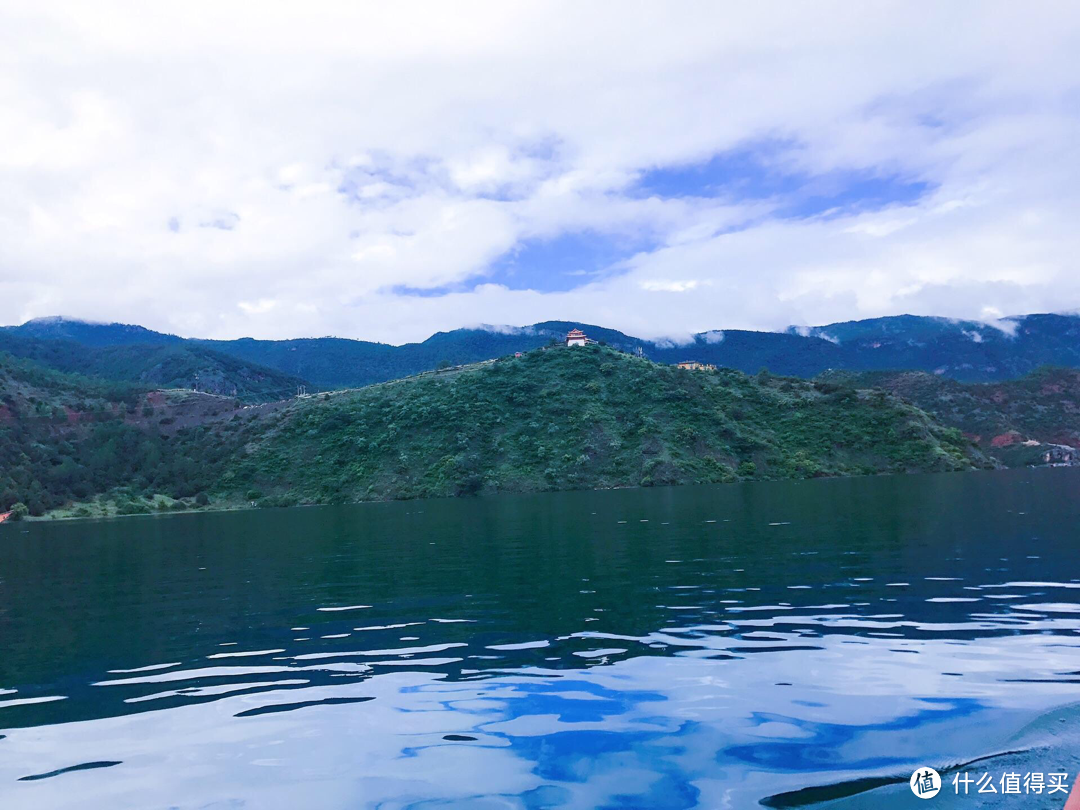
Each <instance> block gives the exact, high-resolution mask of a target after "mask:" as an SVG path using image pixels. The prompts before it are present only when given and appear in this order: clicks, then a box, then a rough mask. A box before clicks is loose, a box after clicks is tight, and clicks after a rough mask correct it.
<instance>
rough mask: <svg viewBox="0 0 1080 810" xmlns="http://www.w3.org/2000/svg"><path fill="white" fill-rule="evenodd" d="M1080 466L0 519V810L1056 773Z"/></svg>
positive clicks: (305, 804) (761, 792) (1076, 587)
mask: <svg viewBox="0 0 1080 810" xmlns="http://www.w3.org/2000/svg"><path fill="white" fill-rule="evenodd" d="M1078 472H1080V471H1073V470H1042V471H1018V472H1005V473H985V474H974V473H973V474H954V475H942V476H910V477H893V478H869V479H859V480H825V481H813V482H802V483H777V484H751V485H729V486H710V487H686V488H679V489H655V490H626V491H618V492H577V493H560V494H549V495H538V496H521V497H499V498H489V499H475V500H458V501H423V502H408V503H393V504H373V505H361V506H348V507H326V508H312V509H291V510H263V511H251V512H237V513H224V514H204V515H176V516H169V517H156V518H128V519H122V520H116V521H105V522H82V523H64V524H60V523H57V524H42V523H36V524H23V525H19V524H14V525H6V526H2V527H0V808H4V809H5V810H6V809H7V808H35V810H37V809H41V810H49V809H50V808H68V807H72V808H74V807H78V808H109V810H113V809H116V810H126V809H127V808H133V809H134V808H138V810H147V809H148V808H274V809H276V808H282V810H284V809H285V808H288V809H289V810H294V809H299V810H317V809H321V808H328V809H329V808H368V807H372V808H374V807H378V808H382V809H383V810H391V809H392V808H424V809H425V810H428V809H434V808H448V807H468V808H542V807H572V808H593V807H649V808H687V807H706V808H726V807H733V808H742V807H756V806H759V802H761V801H762V800H764V801H765V802H766V803H767V804H769V805H771V806H803V805H810V804H814V805H815V806H829V807H844V808H847V807H883V806H886V807H892V806H897V807H900V806H905V807H911V806H916V805H919V804H921V803H920V802H919V801H918V800H917V799H915V797H914V796H912V794H911V792H910V791H909V789H908V786H907V778H908V775H909V774H910V773H911V770H912V768H914V767H915V766H916V765H920V764H924V765H931V766H933V767H936V768H937V769H938V770H940V771H943V772H947V770H948V768H950V767H952V766H957V765H963V763H968V762H970V761H972V760H976V759H979V758H983V757H989V758H990V759H986V760H983V761H982V762H980V763H979V764H978V765H973V766H971V768H972V770H975V771H981V770H988V771H993V772H1000V771H1001V770H1004V769H1005V768H1007V767H1009V768H1014V769H1020V770H1021V772H1023V771H1025V770H1039V771H1047V772H1049V771H1055V770H1059V771H1068V772H1070V773H1071V774H1073V775H1075V773H1076V771H1077V769H1078V767H1080V721H1078V720H1077V713H1076V712H1075V710H1074V708H1073V707H1072V706H1071V705H1070V704H1072V703H1073V702H1075V701H1080V691H1078V682H1080V646H1078V645H1080V554H1078V540H1080V531H1078V526H1080V520H1078V519H1080V474H1078ZM948 778H949V777H948V774H947V775H946V779H947V780H948ZM897 780H900V781H897ZM951 791H952V788H951V787H950V788H949V789H948V792H951ZM1063 799H1064V797H1063V795H1062V794H1058V795H1057V796H1056V797H1048V796H1042V797H1038V799H1037V800H1036V799H1033V798H1032V797H986V798H985V799H984V798H983V797H978V798H975V797H968V798H967V799H964V797H959V798H956V797H951V796H949V795H947V792H946V791H943V792H942V793H941V794H940V795H939V796H938V797H937V798H936V799H935V800H934V802H936V805H935V806H939V807H940V806H943V805H944V806H957V807H976V806H987V805H989V804H994V801H995V800H996V801H997V802H998V804H1000V806H1003V807H1004V806H1009V807H1021V806H1023V807H1043V806H1045V807H1055V808H1060V807H1061V806H1062V805H1063V803H1064V801H1063ZM820 802H825V804H824V805H818V804H817V803H820ZM1040 802H1041V803H1040ZM927 806H929V805H927ZM995 806H996V805H995Z"/></svg>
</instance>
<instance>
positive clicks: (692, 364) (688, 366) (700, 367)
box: [675, 360, 716, 371]
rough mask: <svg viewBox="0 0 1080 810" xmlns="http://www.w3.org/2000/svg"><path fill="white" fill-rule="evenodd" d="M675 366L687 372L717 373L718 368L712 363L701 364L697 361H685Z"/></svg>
mask: <svg viewBox="0 0 1080 810" xmlns="http://www.w3.org/2000/svg"><path fill="white" fill-rule="evenodd" d="M675 365H677V366H678V367H679V368H681V369H685V370H686V371H716V366H714V365H713V364H712V363H701V362H698V361H697V360H683V361H682V362H681V363H676V364H675Z"/></svg>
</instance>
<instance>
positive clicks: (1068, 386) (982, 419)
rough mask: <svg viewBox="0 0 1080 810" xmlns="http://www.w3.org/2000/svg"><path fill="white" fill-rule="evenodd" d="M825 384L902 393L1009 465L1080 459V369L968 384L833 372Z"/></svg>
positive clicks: (908, 374) (933, 377)
mask: <svg viewBox="0 0 1080 810" xmlns="http://www.w3.org/2000/svg"><path fill="white" fill-rule="evenodd" d="M822 382H823V383H826V384H828V383H833V384H838V385H845V386H850V387H852V388H869V387H875V388H880V389H883V390H885V391H888V392H889V393H891V394H893V395H895V396H898V397H902V398H903V399H905V400H907V401H908V402H911V403H913V404H914V405H916V406H918V407H919V408H921V409H922V410H924V411H926V412H927V413H928V414H930V415H932V416H933V417H934V418H935V419H937V420H938V421H940V422H941V423H942V424H945V425H949V426H951V427H955V428H957V429H959V430H962V431H963V432H964V433H965V434H966V435H967V436H968V437H969V438H970V439H971V440H972V441H974V442H975V443H976V444H977V445H978V446H979V447H980V448H981V449H982V450H983V452H984V453H986V454H987V455H991V456H994V457H995V458H997V459H998V460H999V461H1001V462H1002V463H1004V464H1006V465H1007V466H1021V465H1024V464H1041V463H1048V462H1051V463H1052V462H1058V463H1066V462H1068V463H1078V462H1080V371H1077V370H1076V369H1070V368H1052V367H1046V368H1041V369H1038V370H1036V371H1034V372H1032V373H1030V374H1027V375H1025V376H1023V377H1020V378H1018V379H1015V380H1006V381H1001V382H992V383H967V384H964V383H959V382H957V381H956V380H950V379H948V378H947V377H943V376H941V375H937V374H927V373H925V372H913V371H902V372H863V373H858V374H853V373H850V372H832V373H830V374H828V375H825V376H824V377H823V378H822ZM1047 453H1049V454H1050V455H1049V456H1047Z"/></svg>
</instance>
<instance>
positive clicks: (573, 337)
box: [566, 329, 596, 346]
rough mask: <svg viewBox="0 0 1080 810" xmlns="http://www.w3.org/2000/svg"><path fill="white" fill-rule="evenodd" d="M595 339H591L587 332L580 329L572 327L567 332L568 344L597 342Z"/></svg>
mask: <svg viewBox="0 0 1080 810" xmlns="http://www.w3.org/2000/svg"><path fill="white" fill-rule="evenodd" d="M595 342H596V341H595V340H589V339H588V338H587V337H585V333H584V332H582V331H581V330H580V329H571V330H570V331H569V332H567V333H566V345H567V346H584V345H585V344H586V343H595Z"/></svg>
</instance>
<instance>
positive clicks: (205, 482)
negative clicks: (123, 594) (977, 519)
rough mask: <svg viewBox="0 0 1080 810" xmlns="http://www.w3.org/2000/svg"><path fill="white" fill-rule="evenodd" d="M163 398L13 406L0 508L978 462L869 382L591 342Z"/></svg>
mask: <svg viewBox="0 0 1080 810" xmlns="http://www.w3.org/2000/svg"><path fill="white" fill-rule="evenodd" d="M12 362H25V361H12ZM50 373H54V372H50ZM66 379H69V380H71V379H75V378H74V377H70V378H66ZM9 385H10V383H9ZM146 396H151V394H147V395H146ZM190 396H197V395H194V394H191V395H190ZM39 398H40V397H39ZM26 401H27V402H29V400H26ZM181 404H182V403H181ZM20 407H21V406H20ZM163 407H164V406H163V405H162V404H161V403H158V402H151V401H150V400H148V399H146V400H136V401H133V402H131V403H129V404H128V405H125V406H120V405H116V406H114V407H106V408H101V409H99V410H103V411H105V412H106V413H111V414H112V416H111V418H110V417H104V418H103V420H102V422H101V423H100V424H96V423H95V424H81V423H79V424H78V425H77V427H74V428H71V427H70V426H69V427H68V428H66V429H65V431H64V432H62V433H61V434H56V433H55V432H52V433H50V432H43V429H42V428H33V427H32V426H28V425H26V424H24V423H25V422H26V420H24V419H22V418H21V416H19V415H18V414H16V415H15V417H14V418H13V419H12V420H9V423H11V422H13V424H9V426H8V429H7V430H8V433H9V434H10V433H11V432H12V431H18V430H22V431H24V432H26V431H31V432H32V431H33V430H37V432H38V433H37V437H36V439H34V440H33V441H30V442H23V444H22V445H21V446H23V447H25V446H28V445H34V446H37V447H41V448H44V450H43V451H42V453H43V455H42V453H39V454H38V456H35V459H36V460H34V461H33V462H32V463H31V464H29V468H30V471H29V472H28V471H27V470H28V462H19V461H18V460H17V459H16V460H15V461H9V465H10V466H9V469H11V470H13V472H12V473H11V475H10V480H9V481H7V482H6V484H5V486H6V487H7V489H6V490H4V491H3V492H0V494H2V495H3V496H4V497H5V498H6V499H7V501H8V502H5V503H0V507H6V506H10V505H11V503H10V502H12V501H13V500H16V499H17V500H23V501H25V499H26V498H31V499H33V503H28V504H27V505H28V506H29V507H30V511H31V512H38V513H39V512H40V511H41V510H42V508H43V505H44V508H48V506H52V505H54V504H55V502H56V501H57V500H58V499H61V500H62V499H68V500H70V499H72V498H76V499H79V500H83V501H87V500H93V497H92V496H95V495H101V494H102V493H108V497H107V498H106V499H105V500H106V501H107V502H108V503H109V504H112V505H111V506H108V507H103V506H102V505H101V504H102V503H104V501H102V500H101V499H98V500H97V501H96V502H95V503H96V506H95V507H94V508H95V509H98V510H99V511H98V512H92V511H86V510H89V509H90V507H88V506H87V507H81V508H82V509H83V510H84V511H81V512H74V514H101V513H103V511H101V510H104V511H105V512H107V511H108V510H109V509H112V510H115V509H116V508H117V504H119V505H120V506H119V508H120V510H121V511H146V510H148V509H150V508H169V507H171V505H172V504H173V502H174V501H173V499H176V498H187V499H190V498H191V497H192V496H193V495H200V494H201V497H202V498H203V499H204V500H209V501H211V502H213V503H215V504H217V505H219V506H225V505H239V504H245V505H246V504H247V503H249V502H251V501H256V502H258V503H260V504H263V505H277V504H290V503H298V502H302V503H326V502H345V501H355V500H379V499H389V498H415V497H433V496H451V495H467V494H473V493H495V492H527V491H541V490H554V489H581V488H597V487H603V488H608V487H621V486H650V485H662V484H663V485H669V484H687V483H704V482H724V481H737V480H746V479H782V478H809V477H816V476H830V475H857V474H858V475H861V474H870V473H880V472H914V471H934V470H941V471H944V470H968V469H974V468H978V467H985V466H989V465H990V462H989V461H988V460H987V459H986V458H985V457H984V456H983V455H982V454H981V453H980V452H979V451H978V450H977V449H976V448H975V447H974V446H973V445H972V444H971V442H969V441H967V440H966V439H964V438H963V436H962V435H961V434H960V432H959V431H957V430H954V429H951V428H946V427H943V426H941V425H940V424H938V423H936V422H934V421H933V420H932V419H930V418H929V417H928V416H927V415H926V414H925V413H923V412H922V411H920V410H918V409H916V408H914V407H912V406H911V405H909V404H907V403H905V402H903V401H902V400H900V399H898V398H896V397H894V396H891V395H889V394H887V393H885V392H883V391H880V390H878V391H867V390H856V389H854V388H851V387H839V386H833V387H825V388H822V387H821V386H820V385H819V384H815V383H813V382H808V381H804V380H798V379H791V378H782V377H775V376H773V375H768V374H762V375H757V376H753V377H751V376H747V375H745V374H742V373H741V372H738V371H731V370H724V371H716V372H690V371H683V370H681V369H677V368H674V367H672V366H670V365H663V364H658V363H654V362H652V361H649V360H647V359H643V358H639V357H636V356H634V355H629V354H626V353H622V352H619V351H617V350H614V349H612V348H605V347H600V346H587V347H584V348H581V349H578V348H573V349H571V348H565V347H557V348H552V349H539V350H534V351H531V352H529V353H527V354H524V355H523V356H522V357H519V358H514V357H509V358H506V359H503V360H500V361H492V362H486V363H480V364H476V365H473V366H469V367H465V368H460V369H450V370H447V371H444V372H433V373H429V374H425V375H423V376H420V377H417V378H414V379H408V380H399V381H394V382H389V383H384V384H380V385H375V386H371V387H368V388H365V389H361V390H358V391H347V392H341V393H336V394H322V395H319V396H317V397H307V398H301V399H294V400H292V401H291V402H285V403H276V404H273V405H266V406H260V407H254V408H248V409H243V410H241V409H240V408H239V407H238V406H234V409H233V410H232V411H229V410H219V411H216V412H213V413H208V414H207V416H206V418H205V419H201V420H191V421H189V423H188V425H187V426H185V427H182V428H180V429H176V430H164V429H163V427H162V426H163V424H165V423H166V422H167V421H169V420H170V419H171V417H165V418H161V414H162V413H164V410H162V408H163ZM187 407H189V412H190V406H187ZM148 408H149V409H150V410H151V411H152V413H151V414H150V415H149V416H144V414H145V412H146V410H147V409H148ZM76 422H79V420H76ZM170 427H171V426H170ZM3 432H4V431H3V430H0V434H2V433H3ZM14 452H15V451H11V452H9V453H8V456H7V458H8V459H11V458H12V457H13V454H14ZM50 456H51V457H52V458H53V460H54V461H57V460H58V461H57V463H55V464H54V463H53V462H52V461H49V457H50ZM56 466H62V467H64V469H65V473H64V474H63V475H62V476H61V477H60V478H59V479H54V478H53V477H52V475H51V474H50V470H51V469H52V468H53V467H56ZM68 481H72V482H76V483H77V484H78V486H80V487H81V488H82V489H81V494H80V492H76V490H75V489H73V485H71V484H68V483H66V482H68ZM35 482H44V483H41V485H40V486H38V485H37V484H35ZM0 483H4V482H2V481H0ZM88 489H89V490H92V491H88Z"/></svg>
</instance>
